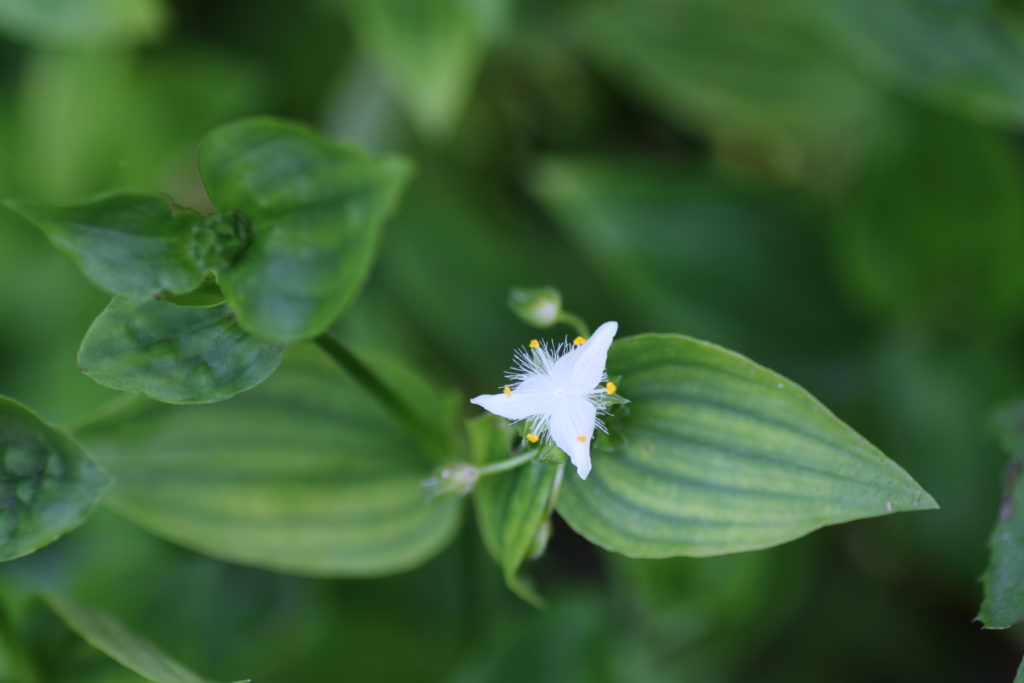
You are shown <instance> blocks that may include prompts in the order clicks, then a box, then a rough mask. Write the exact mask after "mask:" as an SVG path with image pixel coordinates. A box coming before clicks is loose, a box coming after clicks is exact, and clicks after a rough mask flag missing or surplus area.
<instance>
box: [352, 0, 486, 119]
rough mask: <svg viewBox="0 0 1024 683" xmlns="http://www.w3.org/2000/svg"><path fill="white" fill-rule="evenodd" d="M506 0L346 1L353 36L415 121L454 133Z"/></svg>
mask: <svg viewBox="0 0 1024 683" xmlns="http://www.w3.org/2000/svg"><path fill="white" fill-rule="evenodd" d="M505 5H506V0H432V2H419V0H411V1H410V0H376V1H375V2H360V1H359V0H356V1H355V2H348V3H347V8H348V10H349V16H350V18H351V21H352V23H353V24H354V27H355V35H356V37H357V38H359V39H360V40H362V41H363V44H364V47H365V49H366V51H367V52H368V53H369V54H370V56H371V57H372V58H373V59H374V60H375V61H376V62H377V63H378V64H379V65H380V67H381V70H382V71H383V75H384V77H385V78H386V79H387V82H388V85H390V86H391V88H392V89H393V90H394V92H395V95H396V97H397V99H398V100H399V101H400V102H401V104H402V105H403V106H404V107H405V108H406V109H407V110H408V112H409V115H410V117H411V118H412V121H413V123H415V124H416V127H417V128H419V129H420V131H421V132H422V133H423V134H425V135H427V136H431V137H443V136H444V135H446V134H448V133H450V132H451V129H452V127H453V126H454V125H455V123H456V122H457V120H458V117H459V115H460V114H461V113H462V109H463V107H464V106H465V104H466V100H467V96H468V95H469V93H470V88H471V87H472V85H473V80H474V79H475V78H476V75H477V72H478V71H479V68H480V65H481V63H482V62H483V57H484V53H485V51H486V48H487V46H488V44H489V43H490V39H491V36H492V35H493V34H494V32H495V30H496V28H497V26H498V24H499V23H500V21H501V19H502V16H503V15H504V13H505Z"/></svg>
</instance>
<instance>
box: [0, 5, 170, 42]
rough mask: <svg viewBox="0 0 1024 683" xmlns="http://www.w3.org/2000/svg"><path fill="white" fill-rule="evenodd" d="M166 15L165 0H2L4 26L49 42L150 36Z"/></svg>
mask: <svg viewBox="0 0 1024 683" xmlns="http://www.w3.org/2000/svg"><path fill="white" fill-rule="evenodd" d="M166 20H167V11H166V8H165V6H164V3H163V1H162V0H131V2H126V1H125V0H0V30H4V31H6V32H8V33H10V34H11V35H12V36H16V37H19V38H23V39H25V40H28V41H30V42H32V43H34V44H38V45H44V46H49V47H85V46H103V47H105V48H109V47H110V46H111V45H112V44H129V43H135V42H138V41H143V40H150V39H152V38H155V37H156V36H157V35H159V34H160V32H161V31H162V30H163V27H164V25H165V24H166Z"/></svg>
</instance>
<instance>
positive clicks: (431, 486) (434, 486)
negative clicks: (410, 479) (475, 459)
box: [420, 462, 480, 500]
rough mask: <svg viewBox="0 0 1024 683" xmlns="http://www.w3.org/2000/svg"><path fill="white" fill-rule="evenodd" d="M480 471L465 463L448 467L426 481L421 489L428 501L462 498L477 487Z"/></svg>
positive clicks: (421, 485)
mask: <svg viewBox="0 0 1024 683" xmlns="http://www.w3.org/2000/svg"><path fill="white" fill-rule="evenodd" d="M479 478H480V471H479V470H478V469H477V468H476V467H473V466H472V465H470V464H469V463H465V462H457V463H454V464H452V465H448V466H447V467H445V468H444V469H442V470H441V471H440V472H438V473H437V474H436V475H435V476H433V477H431V478H429V479H425V480H424V481H423V483H422V484H420V487H421V488H422V489H423V493H424V494H426V496H427V499H428V500H434V499H436V498H461V497H462V496H464V495H466V494H467V493H469V492H470V491H472V490H473V487H474V486H476V481H477V479H479Z"/></svg>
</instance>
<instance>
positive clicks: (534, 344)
mask: <svg viewBox="0 0 1024 683" xmlns="http://www.w3.org/2000/svg"><path fill="white" fill-rule="evenodd" d="M530 348H531V349H539V348H540V342H539V341H537V340H536V339H531V340H530Z"/></svg>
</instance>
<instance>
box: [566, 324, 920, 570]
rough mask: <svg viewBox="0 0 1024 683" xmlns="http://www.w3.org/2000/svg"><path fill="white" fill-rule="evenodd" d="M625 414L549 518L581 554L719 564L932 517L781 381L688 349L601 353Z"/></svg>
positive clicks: (663, 344) (856, 441) (723, 355)
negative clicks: (582, 542)
mask: <svg viewBox="0 0 1024 683" xmlns="http://www.w3.org/2000/svg"><path fill="white" fill-rule="evenodd" d="M608 372H609V374H611V375H621V376H622V381H621V383H620V391H621V392H622V395H623V396H624V397H626V398H628V399H629V400H630V404H629V405H628V406H627V410H626V412H625V415H624V416H623V417H622V418H621V419H618V420H613V421H612V426H613V428H614V430H618V431H619V432H621V445H616V446H613V447H610V446H607V445H604V446H602V445H601V442H600V441H598V442H596V443H595V449H594V451H593V463H594V469H593V472H592V473H591V475H590V477H589V478H588V479H587V480H585V481H583V480H580V479H579V478H578V477H567V478H566V479H567V481H566V483H565V485H564V486H563V488H562V492H561V497H560V499H559V503H558V511H559V513H560V514H561V515H562V516H563V517H564V518H565V520H566V521H567V522H568V523H569V525H570V526H572V527H573V528H574V529H575V530H576V531H578V532H579V533H580V534H582V535H583V536H584V537H586V538H587V539H588V540H590V541H591V542H593V543H595V544H597V545H599V546H601V547H603V548H606V549H608V550H613V551H616V552H620V553H623V554H625V555H630V556H635V557H669V556H674V555H692V556H706V555H721V554H725V553H732V552H741V551H746V550H755V549H758V548H766V547H769V546H773V545H778V544H780V543H784V542H786V541H790V540H792V539H795V538H799V537H800V536H803V535H805V534H807V533H809V532H811V531H814V530H815V529H818V528H820V527H823V526H825V525H828V524H838V523H840V522H846V521H850V520H853V519H860V518H864V517H874V516H877V515H885V514H888V513H891V512H899V511H904V510H923V509H930V508H935V507H937V506H936V504H935V501H934V500H932V498H931V496H929V495H928V494H927V493H926V492H925V491H924V490H923V489H921V487H920V486H918V485H917V483H916V482H914V480H913V479H911V478H910V476H909V475H908V474H907V473H906V472H904V471H903V470H902V469H900V467H899V466H898V465H896V464H895V463H894V462H892V461H891V460H888V459H887V458H886V457H885V456H884V455H882V453H881V452H879V451H878V450H877V449H876V448H875V447H874V446H872V445H871V444H870V443H868V442H867V441H865V440H864V438H863V437H861V436H860V435H858V434H857V433H856V432H854V431H853V430H852V429H851V428H850V427H848V426H847V425H845V424H843V423H842V422H840V421H839V420H838V419H837V418H836V417H835V415H833V414H832V413H830V412H829V411H828V409H827V408H825V407H824V406H823V405H821V403H819V402H818V401H817V400H816V399H815V398H814V397H812V396H811V395H810V394H809V393H807V392H806V391H805V390H804V389H802V388H801V387H799V386H797V385H795V384H793V383H792V382H790V381H789V380H788V379H786V378H784V377H782V376H780V375H778V374H776V373H774V372H772V371H771V370H768V369H766V368H763V367H761V366H759V365H757V364H756V363H754V362H753V361H750V360H748V359H747V358H744V357H743V356H740V355H739V354H736V353H733V352H731V351H727V350H725V349H723V348H721V347H718V346H715V345H713V344H709V343H707V342H702V341H698V340H696V339H691V338H689V337H683V336H680V335H670V334H647V335H640V336H636V337H629V338H626V339H623V340H620V341H618V342H616V343H615V344H613V345H612V348H611V352H610V353H609V358H608Z"/></svg>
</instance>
